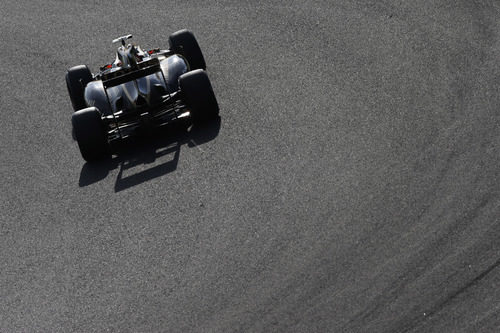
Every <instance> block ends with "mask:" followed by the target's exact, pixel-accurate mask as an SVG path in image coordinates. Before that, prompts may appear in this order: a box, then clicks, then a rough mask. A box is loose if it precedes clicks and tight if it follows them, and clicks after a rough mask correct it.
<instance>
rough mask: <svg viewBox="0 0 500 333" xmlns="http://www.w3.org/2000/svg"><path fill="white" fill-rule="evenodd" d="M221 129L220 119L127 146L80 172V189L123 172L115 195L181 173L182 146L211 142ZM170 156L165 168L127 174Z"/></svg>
mask: <svg viewBox="0 0 500 333" xmlns="http://www.w3.org/2000/svg"><path fill="white" fill-rule="evenodd" d="M220 126H221V119H220V118H217V119H215V120H212V121H210V122H207V123H204V124H202V125H190V124H189V123H186V124H180V125H179V124H176V125H175V126H174V125H169V127H168V128H166V129H164V130H162V131H161V132H157V133H153V134H150V135H148V136H147V137H142V138H138V139H134V140H129V141H128V142H123V143H122V144H121V145H120V146H119V147H117V148H116V154H114V155H113V157H111V158H109V159H106V160H103V161H100V162H96V163H85V164H84V165H83V167H82V171H81V172H80V180H79V186H80V187H84V186H88V185H91V184H94V183H96V182H99V181H100V180H103V179H104V178H106V177H107V176H108V174H109V172H110V171H111V170H114V169H116V168H119V171H118V176H117V179H116V183H115V192H119V191H123V190H125V189H128V188H130V187H133V186H135V185H138V184H141V183H144V182H147V181H149V180H151V179H154V178H157V177H161V176H164V175H166V174H168V173H170V172H172V171H175V170H176V169H177V163H178V162H179V155H180V151H181V146H182V145H184V144H187V146H188V147H196V146H199V145H202V144H204V143H206V142H209V141H211V140H213V139H214V138H215V137H217V135H218V134H219V130H220ZM166 155H172V158H171V159H169V160H168V161H167V162H164V163H162V164H159V165H155V166H153V167H151V168H148V169H143V170H141V171H139V172H136V173H134V174H132V175H128V176H124V173H125V171H127V170H130V169H133V168H134V167H138V166H140V165H147V164H152V163H154V162H155V161H156V160H157V159H158V158H160V157H163V156H166Z"/></svg>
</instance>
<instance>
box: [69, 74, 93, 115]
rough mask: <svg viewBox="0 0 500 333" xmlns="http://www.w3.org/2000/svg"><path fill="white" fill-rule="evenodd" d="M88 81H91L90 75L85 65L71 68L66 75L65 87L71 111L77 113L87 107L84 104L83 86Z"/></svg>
mask: <svg viewBox="0 0 500 333" xmlns="http://www.w3.org/2000/svg"><path fill="white" fill-rule="evenodd" d="M90 81H92V73H91V72H90V70H89V68H88V67H87V66H85V65H80V66H75V67H72V68H70V69H69V70H68V72H67V73H66V87H67V88H68V94H69V98H70V100H71V104H72V105H73V110H75V111H78V110H81V109H84V108H85V107H86V106H87V105H86V103H85V98H84V91H85V86H86V85H87V83H89V82H90Z"/></svg>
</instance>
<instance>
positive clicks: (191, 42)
mask: <svg viewBox="0 0 500 333" xmlns="http://www.w3.org/2000/svg"><path fill="white" fill-rule="evenodd" d="M168 44H169V45H170V50H172V51H174V52H175V53H177V54H180V55H182V56H183V57H184V58H186V60H187V62H188V64H189V68H190V70H195V69H206V68H207V65H206V64H205V58H203V53H202V52H201V49H200V46H199V45H198V42H197V41H196V38H195V37H194V35H193V33H192V32H191V31H189V30H186V29H184V30H180V31H177V32H174V33H173V34H172V35H170V37H169V38H168Z"/></svg>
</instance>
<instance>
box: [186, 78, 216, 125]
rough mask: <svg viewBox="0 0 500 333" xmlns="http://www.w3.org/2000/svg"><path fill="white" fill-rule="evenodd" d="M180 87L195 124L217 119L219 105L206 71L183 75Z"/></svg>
mask: <svg viewBox="0 0 500 333" xmlns="http://www.w3.org/2000/svg"><path fill="white" fill-rule="evenodd" d="M179 87H180V90H181V95H182V98H183V100H184V102H185V103H186V106H187V107H188V108H189V111H190V113H191V118H192V119H193V122H195V123H197V122H203V121H207V120H210V119H214V118H217V116H218V115H219V105H218V103H217V99H216V98H215V94H214V91H213V89H212V85H211V84H210V80H209V79H208V76H207V73H206V72H205V71H204V70H202V69H197V70H195V71H191V72H187V73H185V74H182V75H181V76H180V77H179Z"/></svg>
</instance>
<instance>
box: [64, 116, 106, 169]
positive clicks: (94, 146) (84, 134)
mask: <svg viewBox="0 0 500 333" xmlns="http://www.w3.org/2000/svg"><path fill="white" fill-rule="evenodd" d="M71 123H72V124H73V133H74V137H75V139H76V141H77V142H78V147H79V148H80V153H81V154H82V157H83V158H84V159H85V160H86V161H87V162H92V161H97V160H100V159H103V158H105V157H107V156H109V145H108V140H107V137H106V130H105V127H104V123H103V122H102V118H101V113H100V112H99V110H98V109H97V108H95V107H90V108H86V109H82V110H79V111H76V112H75V113H73V116H72V117H71Z"/></svg>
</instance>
